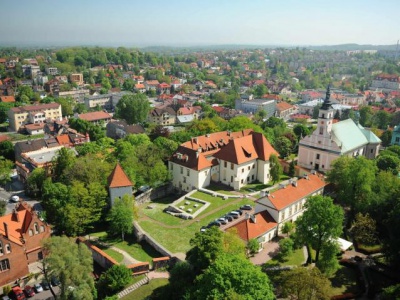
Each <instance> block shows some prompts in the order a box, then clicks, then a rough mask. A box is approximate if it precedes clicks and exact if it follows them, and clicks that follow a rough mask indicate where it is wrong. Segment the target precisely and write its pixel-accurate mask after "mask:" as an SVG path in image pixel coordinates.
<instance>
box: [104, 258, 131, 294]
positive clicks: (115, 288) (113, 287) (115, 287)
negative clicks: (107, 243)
mask: <svg viewBox="0 0 400 300" xmlns="http://www.w3.org/2000/svg"><path fill="white" fill-rule="evenodd" d="M131 280H132V272H131V270H129V269H128V268H127V267H126V266H125V265H114V266H112V267H111V268H109V269H108V270H107V271H106V272H105V273H103V274H102V275H101V277H100V280H99V282H98V284H97V286H98V289H99V291H100V293H101V296H106V295H112V294H115V293H117V292H119V291H120V290H122V289H123V288H124V287H125V286H126V285H128V284H129V283H130V282H131Z"/></svg>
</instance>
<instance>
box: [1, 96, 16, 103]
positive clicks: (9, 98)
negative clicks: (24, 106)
mask: <svg viewBox="0 0 400 300" xmlns="http://www.w3.org/2000/svg"><path fill="white" fill-rule="evenodd" d="M0 101H1V102H3V103H15V97H14V96H0Z"/></svg>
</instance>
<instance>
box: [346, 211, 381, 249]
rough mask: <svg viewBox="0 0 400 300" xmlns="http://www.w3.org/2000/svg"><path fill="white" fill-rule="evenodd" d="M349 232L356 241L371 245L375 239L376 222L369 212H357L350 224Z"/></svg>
mask: <svg viewBox="0 0 400 300" xmlns="http://www.w3.org/2000/svg"><path fill="white" fill-rule="evenodd" d="M349 231H350V233H351V234H352V235H353V236H354V239H355V240H356V242H357V243H363V244H366V245H373V244H374V243H375V242H376V240H377V236H376V222H375V220H374V219H372V218H371V217H370V216H369V214H368V213H367V214H365V215H363V214H362V213H358V214H357V215H356V217H355V219H354V221H353V223H352V224H351V228H350V230H349Z"/></svg>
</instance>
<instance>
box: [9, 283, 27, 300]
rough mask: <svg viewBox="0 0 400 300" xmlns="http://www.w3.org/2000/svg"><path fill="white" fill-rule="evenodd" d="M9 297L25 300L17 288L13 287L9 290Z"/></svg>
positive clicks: (20, 290) (22, 293)
mask: <svg viewBox="0 0 400 300" xmlns="http://www.w3.org/2000/svg"><path fill="white" fill-rule="evenodd" d="M10 295H11V296H12V298H13V299H15V300H25V299H26V298H25V294H24V292H23V291H22V289H21V288H20V287H19V286H14V287H13V288H12V290H11V293H10Z"/></svg>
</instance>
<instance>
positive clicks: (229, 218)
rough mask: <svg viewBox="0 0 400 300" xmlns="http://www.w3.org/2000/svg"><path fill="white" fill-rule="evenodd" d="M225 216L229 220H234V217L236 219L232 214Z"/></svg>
mask: <svg viewBox="0 0 400 300" xmlns="http://www.w3.org/2000/svg"><path fill="white" fill-rule="evenodd" d="M224 218H225V219H226V220H227V221H228V222H232V221H233V219H234V218H233V216H232V215H225V216H224Z"/></svg>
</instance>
